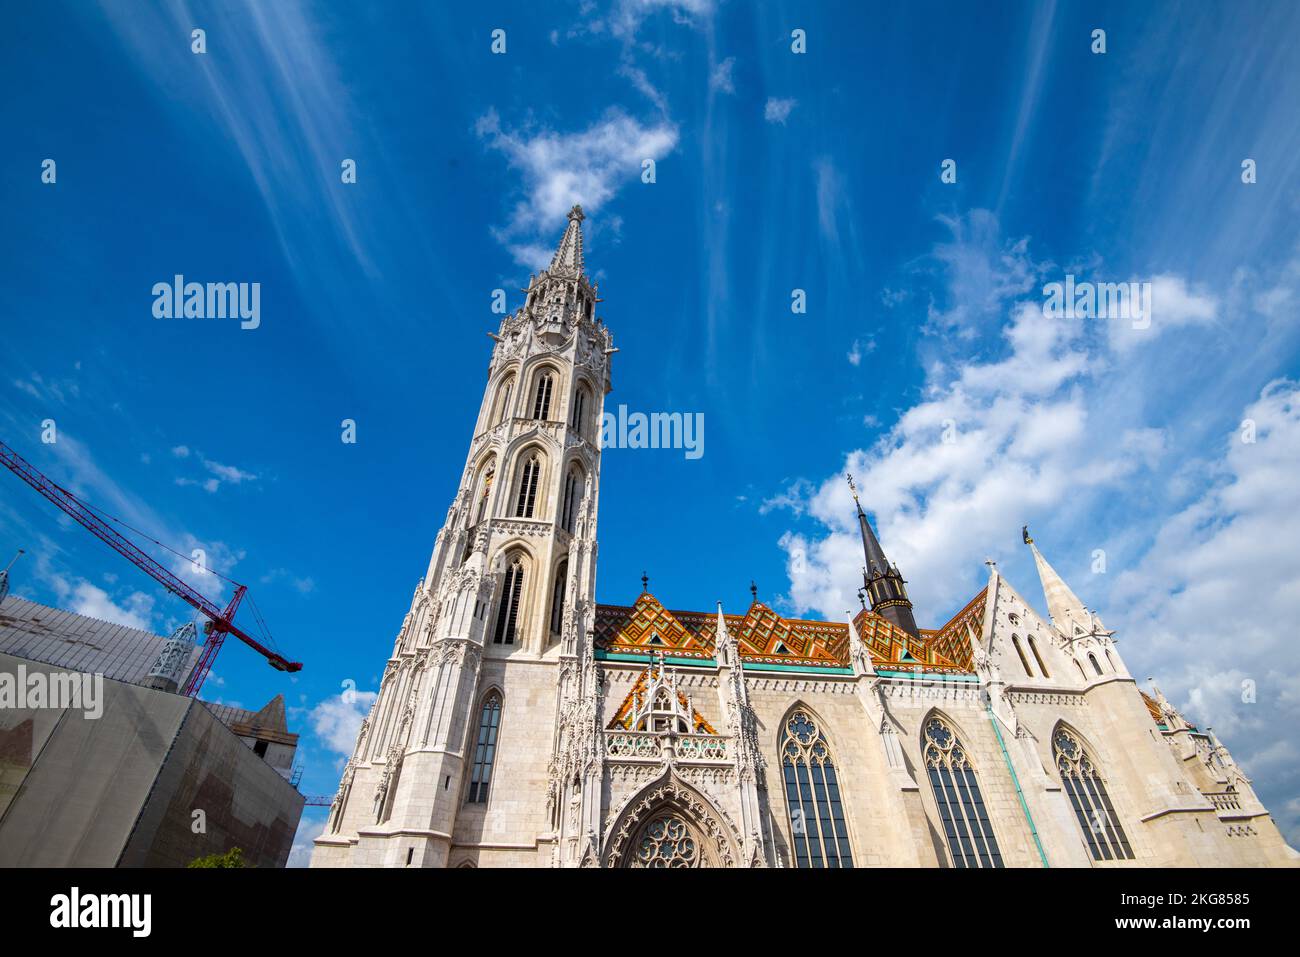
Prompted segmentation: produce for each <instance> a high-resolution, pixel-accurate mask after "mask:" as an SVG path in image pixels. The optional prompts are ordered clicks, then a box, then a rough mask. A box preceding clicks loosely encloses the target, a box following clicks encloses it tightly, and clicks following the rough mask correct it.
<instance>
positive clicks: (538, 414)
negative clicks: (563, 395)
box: [533, 372, 555, 419]
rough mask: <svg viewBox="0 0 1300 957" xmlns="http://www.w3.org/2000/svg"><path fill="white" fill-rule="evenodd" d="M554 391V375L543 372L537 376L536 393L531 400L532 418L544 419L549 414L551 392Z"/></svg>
mask: <svg viewBox="0 0 1300 957" xmlns="http://www.w3.org/2000/svg"><path fill="white" fill-rule="evenodd" d="M554 391H555V375H554V374H553V373H550V372H543V373H542V374H541V375H540V376H538V378H537V395H536V396H535V398H534V400H533V418H534V419H545V418H547V417H549V416H550V414H551V393H552V392H554Z"/></svg>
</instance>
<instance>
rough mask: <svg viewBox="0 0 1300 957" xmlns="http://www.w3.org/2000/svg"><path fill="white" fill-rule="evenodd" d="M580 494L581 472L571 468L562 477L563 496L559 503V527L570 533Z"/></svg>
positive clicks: (575, 518) (574, 520)
mask: <svg viewBox="0 0 1300 957" xmlns="http://www.w3.org/2000/svg"><path fill="white" fill-rule="evenodd" d="M581 495H582V473H580V472H579V471H578V470H577V469H571V470H570V471H569V474H568V475H566V476H565V477H564V496H563V501H562V502H561V503H560V507H561V512H560V527H561V528H563V529H564V530H565V531H566V532H568V533H569V534H570V535H572V534H573V528H574V525H575V524H576V523H577V518H578V505H579V504H581V503H580V497H581Z"/></svg>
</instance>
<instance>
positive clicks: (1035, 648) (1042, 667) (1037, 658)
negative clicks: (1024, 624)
mask: <svg viewBox="0 0 1300 957" xmlns="http://www.w3.org/2000/svg"><path fill="white" fill-rule="evenodd" d="M1029 650H1030V651H1031V652H1033V654H1034V661H1036V662H1038V670H1039V671H1041V672H1042V673H1043V677H1044V678H1050V677H1052V676H1051V674H1049V673H1048V671H1047V665H1045V664H1043V656H1042V655H1040V654H1039V653H1038V642H1036V641H1034V636H1033V635H1030V636H1029Z"/></svg>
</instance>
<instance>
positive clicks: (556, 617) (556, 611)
mask: <svg viewBox="0 0 1300 957" xmlns="http://www.w3.org/2000/svg"><path fill="white" fill-rule="evenodd" d="M568 577H569V563H568V562H567V561H564V562H560V567H559V568H558V569H556V571H555V588H554V591H553V592H552V594H551V634H553V635H558V634H559V633H560V628H561V626H562V625H563V624H564V588H565V579H566V578H568Z"/></svg>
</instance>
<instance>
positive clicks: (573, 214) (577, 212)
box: [568, 203, 587, 222]
mask: <svg viewBox="0 0 1300 957" xmlns="http://www.w3.org/2000/svg"><path fill="white" fill-rule="evenodd" d="M568 218H569V222H573V220H575V219H576V220H577V221H578V222H582V221H583V220H584V219H586V218H587V217H586V216H584V215H583V213H582V207H581V206H579V205H578V204H577V203H574V204H573V209H571V210H569V217H568Z"/></svg>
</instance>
